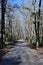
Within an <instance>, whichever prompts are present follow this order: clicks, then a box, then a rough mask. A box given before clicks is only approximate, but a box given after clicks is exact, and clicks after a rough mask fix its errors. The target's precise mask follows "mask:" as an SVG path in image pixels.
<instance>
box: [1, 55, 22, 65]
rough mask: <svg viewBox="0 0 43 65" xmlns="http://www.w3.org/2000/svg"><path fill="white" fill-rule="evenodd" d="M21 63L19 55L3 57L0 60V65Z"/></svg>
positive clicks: (17, 64)
mask: <svg viewBox="0 0 43 65" xmlns="http://www.w3.org/2000/svg"><path fill="white" fill-rule="evenodd" d="M20 63H22V60H21V57H20V56H19V57H12V58H5V59H3V60H2V61H1V63H0V65H19V64H20Z"/></svg>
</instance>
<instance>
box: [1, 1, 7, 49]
mask: <svg viewBox="0 0 43 65" xmlns="http://www.w3.org/2000/svg"><path fill="white" fill-rule="evenodd" d="M5 1H6V0H1V44H2V48H3V47H4V44H5V42H4V37H5V8H6V4H5Z"/></svg>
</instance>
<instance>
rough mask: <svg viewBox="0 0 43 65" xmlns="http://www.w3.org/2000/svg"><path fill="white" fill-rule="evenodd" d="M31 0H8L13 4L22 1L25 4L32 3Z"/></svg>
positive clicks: (42, 4)
mask: <svg viewBox="0 0 43 65" xmlns="http://www.w3.org/2000/svg"><path fill="white" fill-rule="evenodd" d="M30 1H31V0H8V3H10V4H11V5H14V4H18V5H22V3H24V4H25V5H26V4H28V5H30ZM36 1H37V3H38V2H39V0H36ZM41 6H42V7H43V0H42V3H41Z"/></svg>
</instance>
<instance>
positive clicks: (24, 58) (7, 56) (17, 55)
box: [0, 40, 43, 65]
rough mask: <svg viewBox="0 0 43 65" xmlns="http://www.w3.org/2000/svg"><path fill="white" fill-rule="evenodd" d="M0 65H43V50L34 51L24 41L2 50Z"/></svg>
mask: <svg viewBox="0 0 43 65" xmlns="http://www.w3.org/2000/svg"><path fill="white" fill-rule="evenodd" d="M0 53H1V54H0V65H43V48H38V49H32V48H31V47H30V46H29V45H28V43H25V42H24V40H18V42H17V43H16V44H15V45H10V46H9V45H8V46H7V47H6V48H4V49H1V50H0Z"/></svg>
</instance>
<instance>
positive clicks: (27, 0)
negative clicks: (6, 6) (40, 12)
mask: <svg viewBox="0 0 43 65" xmlns="http://www.w3.org/2000/svg"><path fill="white" fill-rule="evenodd" d="M31 1H32V0H8V3H10V4H11V5H14V4H18V5H20V6H21V5H22V4H25V5H28V6H29V5H30V4H31ZM36 1H37V3H38V2H39V0H36ZM41 7H42V8H43V0H42V2H41ZM20 17H21V18H20V19H23V15H22V14H21V15H20Z"/></svg>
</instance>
